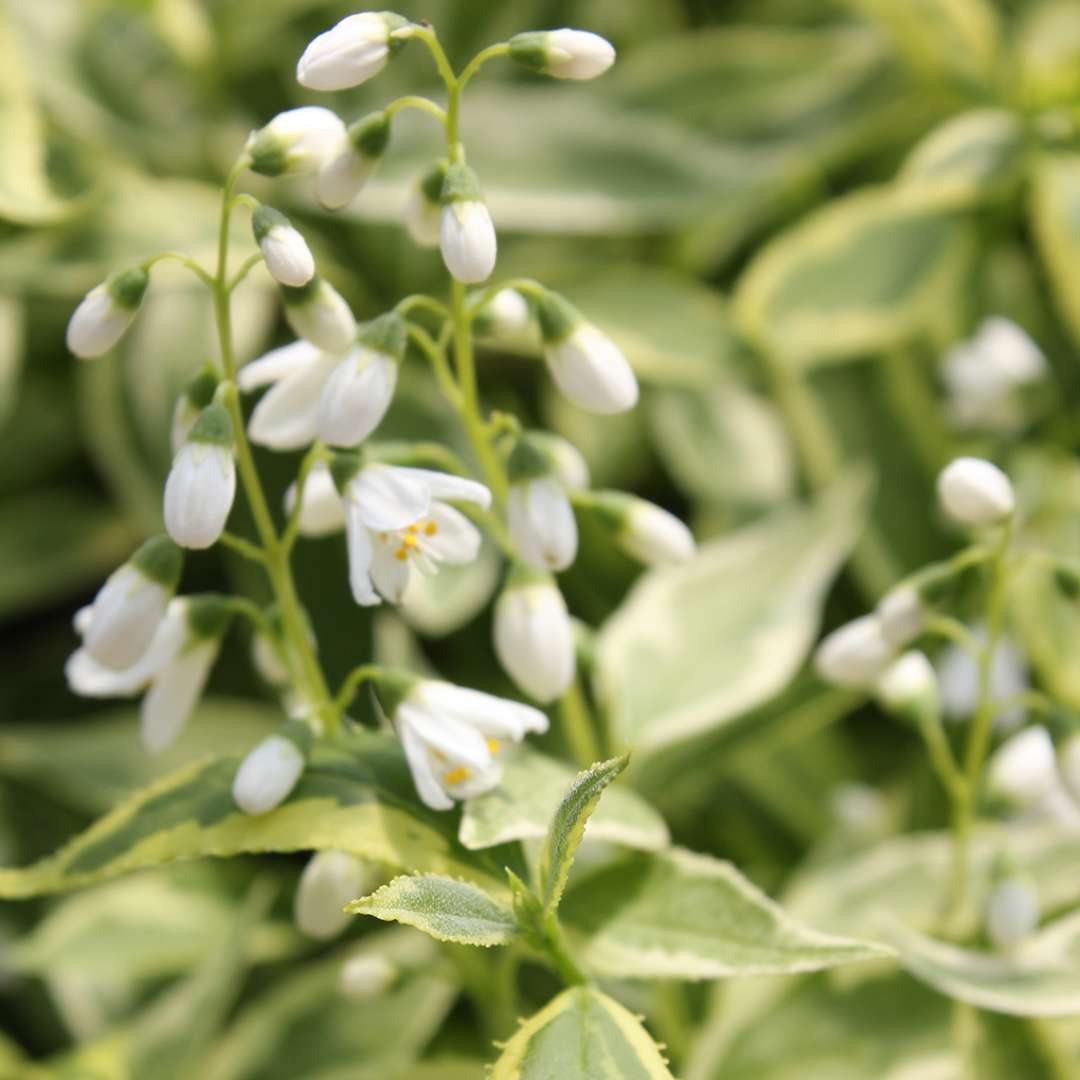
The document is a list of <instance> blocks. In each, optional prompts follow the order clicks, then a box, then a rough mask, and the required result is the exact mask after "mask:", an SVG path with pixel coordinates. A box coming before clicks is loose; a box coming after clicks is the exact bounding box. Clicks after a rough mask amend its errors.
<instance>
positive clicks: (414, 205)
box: [405, 184, 442, 248]
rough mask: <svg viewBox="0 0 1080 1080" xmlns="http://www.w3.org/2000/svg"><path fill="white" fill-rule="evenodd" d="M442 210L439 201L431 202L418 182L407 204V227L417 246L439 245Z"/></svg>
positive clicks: (429, 246)
mask: <svg viewBox="0 0 1080 1080" xmlns="http://www.w3.org/2000/svg"><path fill="white" fill-rule="evenodd" d="M441 222H442V211H441V208H440V207H439V204H438V203H433V202H430V201H429V200H428V198H427V196H425V195H424V192H423V190H422V189H421V188H420V186H419V185H418V184H416V185H413V188H412V191H411V192H410V193H409V201H408V203H406V205H405V228H406V230H407V231H408V234H409V238H410V239H411V240H412V242H413V243H414V244H415V245H416V246H417V247H422V248H433V247H438V246H439V233H440V228H441Z"/></svg>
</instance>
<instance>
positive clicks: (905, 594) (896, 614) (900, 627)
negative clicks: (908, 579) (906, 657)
mask: <svg viewBox="0 0 1080 1080" xmlns="http://www.w3.org/2000/svg"><path fill="white" fill-rule="evenodd" d="M876 613H877V617H878V618H879V619H880V620H881V629H882V633H884V635H885V639H886V640H887V641H888V642H889V644H890V645H892V646H893V647H894V648H896V649H902V648H903V647H904V646H905V645H906V644H907V643H908V642H909V641H911V639H912V638H915V637H918V636H919V634H920V633H921V632H922V628H923V625H924V623H925V622H926V608H925V607H924V606H923V602H922V599H921V598H920V596H919V591H918V589H916V588H915V586H914V585H898V586H897V587H896V588H895V589H893V590H891V591H890V592H887V593H886V594H885V595H884V596H883V597H882V598H881V601H880V602H879V603H878V606H877V609H876Z"/></svg>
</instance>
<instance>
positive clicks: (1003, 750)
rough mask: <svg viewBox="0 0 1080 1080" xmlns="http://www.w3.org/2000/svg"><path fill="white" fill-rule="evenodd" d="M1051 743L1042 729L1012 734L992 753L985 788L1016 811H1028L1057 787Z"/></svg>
mask: <svg viewBox="0 0 1080 1080" xmlns="http://www.w3.org/2000/svg"><path fill="white" fill-rule="evenodd" d="M1060 783H1061V781H1060V779H1059V777H1058V769H1057V761H1056V759H1055V756H1054V744H1053V742H1052V741H1051V739H1050V733H1049V732H1048V731H1047V730H1046V728H1044V727H1029V728H1024V729H1023V731H1018V732H1017V733H1016V734H1015V735H1011V736H1010V737H1009V738H1008V739H1006V740H1005V741H1004V742H1003V743H1002V744H1001V746H999V747H998V749H997V750H996V751H995V752H994V755H993V757H992V758H991V759H990V763H989V766H988V768H987V773H986V788H987V791H989V792H990V793H991V794H993V795H995V796H997V797H998V798H1000V799H1003V800H1004V801H1005V802H1006V803H1008V804H1009V805H1010V806H1011V807H1012V808H1013V809H1015V810H1028V809H1030V808H1032V807H1033V806H1035V805H1036V804H1037V803H1039V802H1041V801H1042V799H1043V798H1044V797H1045V796H1046V794H1047V793H1048V792H1049V791H1051V790H1052V789H1054V788H1057V787H1059V786H1060Z"/></svg>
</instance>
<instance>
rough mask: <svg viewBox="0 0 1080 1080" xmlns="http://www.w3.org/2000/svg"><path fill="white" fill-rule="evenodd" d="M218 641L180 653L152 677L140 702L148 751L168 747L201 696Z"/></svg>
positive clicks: (201, 643)
mask: <svg viewBox="0 0 1080 1080" xmlns="http://www.w3.org/2000/svg"><path fill="white" fill-rule="evenodd" d="M219 645H220V641H219V640H217V639H215V640H213V641H202V642H199V643H198V644H196V645H194V646H193V647H190V648H188V649H186V650H185V651H183V652H181V653H180V655H179V656H177V657H176V659H175V660H173V661H172V663H170V664H167V665H166V666H165V667H164V668H162V670H161V671H159V672H158V674H157V675H156V676H155V678H154V681H153V683H152V684H151V686H150V690H149V692H148V693H147V695H146V697H145V698H143V703H142V741H143V745H144V746H145V747H146V749H147V750H149V751H150V752H151V753H152V754H156V753H158V752H159V751H161V750H164V749H165V748H166V747H168V746H171V745H172V743H173V742H174V741H175V740H176V737H177V736H178V735H179V734H180V731H181V729H182V728H183V726H184V724H185V723H187V719H188V717H189V716H190V715H191V711H192V709H194V708H195V705H196V703H197V702H198V700H199V698H200V697H202V692H203V689H204V688H205V686H206V680H207V678H208V677H209V675H210V668H211V667H212V666H213V663H214V660H215V659H216V658H217V654H218V647H219Z"/></svg>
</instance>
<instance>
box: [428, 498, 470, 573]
mask: <svg viewBox="0 0 1080 1080" xmlns="http://www.w3.org/2000/svg"><path fill="white" fill-rule="evenodd" d="M428 517H430V518H431V520H432V521H433V522H434V523H435V528H436V530H437V531H436V532H435V534H434V535H433V536H431V537H428V538H426V539H425V546H426V547H427V548H429V549H430V550H431V552H432V554H433V555H434V556H435V557H436V558H437V559H439V560H441V561H442V562H447V563H450V564H451V565H462V564H464V563H471V562H472V561H473V559H475V558H476V556H477V555H479V554H480V544H481V542H482V537H481V536H480V531H479V529H477V528H476V526H475V525H474V524H473V523H472V522H471V521H470V520H469V519H468V518H467V517H466V516H465V515H464V514H463V513H461V511H460V510H455V509H454V508H453V507H452V506H447V505H446V503H442V502H433V503H432V504H431V509H430V510H429V511H428Z"/></svg>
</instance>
